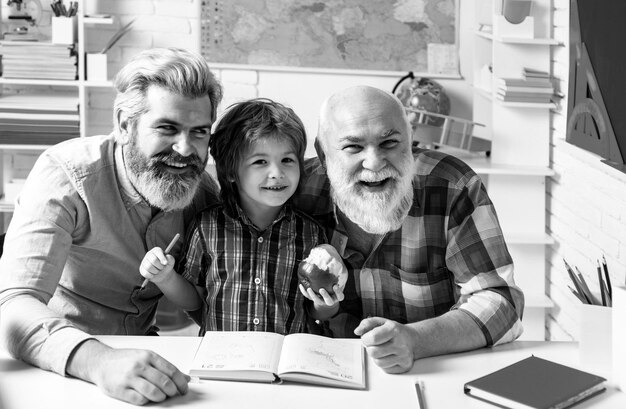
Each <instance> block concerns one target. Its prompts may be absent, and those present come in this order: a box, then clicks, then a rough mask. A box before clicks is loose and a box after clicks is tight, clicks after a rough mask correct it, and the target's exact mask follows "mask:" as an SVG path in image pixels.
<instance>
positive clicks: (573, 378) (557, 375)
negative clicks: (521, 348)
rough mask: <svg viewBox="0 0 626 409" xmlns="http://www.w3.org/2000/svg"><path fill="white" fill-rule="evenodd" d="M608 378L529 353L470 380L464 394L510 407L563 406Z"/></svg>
mask: <svg viewBox="0 0 626 409" xmlns="http://www.w3.org/2000/svg"><path fill="white" fill-rule="evenodd" d="M605 382H606V379H605V378H603V377H601V376H597V375H594V374H591V373H589V372H584V371H580V370H578V369H574V368H571V367H569V366H565V365H561V364H558V363H556V362H552V361H548V360H546V359H542V358H538V357H536V356H530V357H528V358H526V359H523V360H521V361H518V362H516V363H514V364H512V365H509V366H507V367H505V368H502V369H500V370H498V371H495V372H492V373H490V374H488V375H485V376H483V377H481V378H478V379H474V380H473V381H470V382H467V383H466V384H465V385H464V386H463V390H464V392H465V394H467V395H469V396H471V397H474V398H477V399H480V400H483V401H486V402H489V403H493V404H495V405H499V406H502V407H505V408H510V409H561V408H566V407H569V406H571V405H573V404H575V403H578V402H580V401H582V400H584V399H587V398H590V397H591V396H594V395H596V394H599V393H601V392H603V391H604V390H605V389H606V385H605Z"/></svg>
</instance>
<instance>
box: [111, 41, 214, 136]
mask: <svg viewBox="0 0 626 409" xmlns="http://www.w3.org/2000/svg"><path fill="white" fill-rule="evenodd" d="M114 85H115V89H116V90H117V96H116V97H115V102H114V104H113V123H114V124H115V130H114V132H115V134H116V135H117V136H120V135H121V130H120V129H119V118H120V116H119V115H120V113H121V112H122V111H123V112H125V114H126V116H127V119H128V121H129V123H130V124H134V123H135V121H136V120H137V118H139V116H141V115H142V114H144V113H145V112H146V111H147V110H148V106H147V104H146V98H145V96H146V92H147V90H148V88H149V87H150V86H152V85H156V86H159V87H163V88H165V89H167V90H168V91H171V92H173V93H175V94H177V95H181V96H183V97H186V98H201V97H204V96H207V95H208V97H209V99H210V101H211V110H212V112H211V120H212V121H215V118H216V115H217V114H216V112H217V106H218V105H219V103H220V102H221V100H222V86H221V85H220V83H219V82H218V81H217V79H216V78H215V76H214V75H213V73H212V72H211V70H210V68H209V64H208V63H207V62H206V60H205V59H204V57H202V56H201V55H200V54H197V53H193V52H191V51H188V50H184V49H181V48H153V49H150V50H146V51H143V52H141V53H139V54H137V55H136V56H135V57H133V59H132V60H131V61H130V62H129V63H128V64H126V65H125V66H124V67H123V68H122V69H121V70H120V71H119V72H118V74H117V75H116V76H115V80H114Z"/></svg>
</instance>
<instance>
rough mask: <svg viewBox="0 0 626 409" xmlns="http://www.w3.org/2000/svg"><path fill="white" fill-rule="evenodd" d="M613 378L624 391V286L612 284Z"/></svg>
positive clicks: (625, 364) (625, 357) (625, 388)
mask: <svg viewBox="0 0 626 409" xmlns="http://www.w3.org/2000/svg"><path fill="white" fill-rule="evenodd" d="M612 296H613V297H612V301H613V345H614V346H615V348H613V362H614V364H613V380H614V382H615V385H616V386H617V387H618V388H619V389H621V390H622V392H626V348H625V346H626V287H621V286H613V294H612Z"/></svg>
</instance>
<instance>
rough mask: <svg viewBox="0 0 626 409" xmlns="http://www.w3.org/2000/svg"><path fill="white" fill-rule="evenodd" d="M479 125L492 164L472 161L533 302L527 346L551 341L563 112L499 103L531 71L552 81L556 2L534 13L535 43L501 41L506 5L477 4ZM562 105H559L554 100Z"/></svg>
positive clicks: (527, 316) (492, 0)
mask: <svg viewBox="0 0 626 409" xmlns="http://www.w3.org/2000/svg"><path fill="white" fill-rule="evenodd" d="M473 1H474V6H475V7H474V10H473V11H474V13H475V14H474V16H473V17H474V27H473V30H474V31H473V34H474V36H473V37H474V38H473V50H472V57H473V58H472V60H473V63H472V64H473V67H472V68H473V69H472V74H473V93H474V95H473V120H474V121H475V122H479V123H482V124H485V125H486V126H485V127H484V128H477V129H476V134H477V136H479V137H482V138H485V139H489V140H491V142H492V150H491V156H490V158H469V159H467V162H468V164H470V166H472V167H473V168H474V169H475V170H476V172H477V173H478V174H479V175H481V177H482V178H483V180H484V181H485V184H486V186H487V190H488V191H489V195H490V197H491V199H492V201H493V203H494V205H495V207H496V211H497V212H498V218H499V220H500V223H501V226H502V229H503V232H504V236H505V239H506V240H507V244H508V245H509V250H510V252H511V256H512V257H513V262H514V264H515V280H516V282H517V284H518V285H519V286H520V287H521V288H522V290H523V291H524V294H525V298H526V305H525V309H524V316H523V319H522V323H523V324H524V334H523V335H522V338H521V339H525V340H544V339H545V316H546V310H547V309H549V308H551V307H552V306H553V303H552V301H551V300H550V298H549V297H548V296H547V295H546V288H545V271H546V266H545V258H546V246H548V245H550V244H552V243H553V239H552V238H551V237H550V235H549V234H547V233H546V210H545V204H546V177H549V176H551V175H553V174H554V172H553V170H552V169H551V168H550V161H549V153H550V152H549V149H550V111H551V110H554V109H557V108H558V107H557V104H555V103H553V102H550V103H529V102H503V101H500V100H498V99H497V98H496V97H495V96H496V89H497V86H496V85H495V82H496V80H497V79H498V78H521V77H522V70H523V68H530V69H534V70H539V71H545V72H548V73H550V55H551V46H553V45H557V44H558V41H556V40H554V39H552V38H551V24H550V23H551V14H552V10H551V2H550V1H545V0H536V1H534V2H533V6H532V17H533V19H534V36H533V38H517V37H515V36H504V35H498V33H494V30H493V29H492V28H493V24H492V23H493V22H494V21H495V19H496V18H497V17H496V16H497V15H498V14H500V10H499V7H500V6H501V3H502V2H501V1H496V0H473ZM553 101H554V99H553Z"/></svg>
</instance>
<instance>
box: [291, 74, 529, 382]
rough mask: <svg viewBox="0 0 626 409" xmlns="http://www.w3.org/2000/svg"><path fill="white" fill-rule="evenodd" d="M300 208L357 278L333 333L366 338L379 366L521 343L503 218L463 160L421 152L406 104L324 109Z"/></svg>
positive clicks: (374, 100) (404, 367)
mask: <svg viewBox="0 0 626 409" xmlns="http://www.w3.org/2000/svg"><path fill="white" fill-rule="evenodd" d="M315 146H316V150H317V153H318V159H317V158H316V159H312V160H309V161H308V163H307V164H306V165H307V166H306V171H307V175H308V177H307V180H306V181H305V182H304V183H303V190H302V191H301V193H300V195H299V197H298V206H299V207H300V208H301V209H303V210H304V211H306V212H308V213H309V214H311V215H312V216H313V217H314V218H316V219H317V220H318V221H319V222H320V223H322V225H324V226H326V228H327V236H328V237H329V238H331V244H332V245H333V246H334V247H335V248H336V249H337V250H338V252H339V254H340V255H341V257H342V258H343V260H344V262H345V264H346V267H347V268H348V270H349V276H348V277H349V278H348V282H347V285H346V287H345V289H344V293H343V295H344V297H345V299H344V301H343V302H342V303H341V306H340V311H339V313H338V314H337V315H335V316H334V317H333V318H332V319H331V320H329V321H328V322H327V323H325V324H326V328H327V329H328V330H330V331H331V332H332V335H334V336H339V337H349V336H355V335H356V336H360V337H361V340H362V342H363V344H364V345H365V346H366V347H367V349H368V352H369V354H370V355H371V356H372V357H373V358H374V360H375V362H376V364H377V365H378V366H380V367H381V368H383V369H384V370H385V371H387V372H389V373H402V372H406V371H408V370H409V369H410V368H411V367H412V366H413V362H414V360H416V359H419V358H423V357H428V356H434V355H440V354H445V353H452V352H459V351H466V350H470V349H475V348H479V347H483V346H488V345H496V344H500V343H504V342H509V341H512V340H514V339H516V338H517V337H518V336H519V335H520V334H521V332H522V326H521V321H520V320H521V316H522V310H523V307H524V297H523V294H522V292H521V291H520V290H519V288H518V287H516V285H515V282H514V280H513V264H512V261H511V257H510V255H509V252H508V250H507V247H506V244H505V242H504V239H503V237H502V231H501V229H500V226H499V224H498V219H497V217H496V213H495V209H494V207H493V205H492V203H491V201H490V199H489V197H488V195H487V192H486V191H485V187H484V185H483V184H482V182H481V180H480V178H479V177H478V176H477V175H476V174H475V173H474V172H473V171H472V170H471V169H470V168H469V167H468V166H467V165H466V164H465V163H463V162H462V161H460V160H458V159H456V158H454V157H452V156H450V155H446V154H444V153H440V152H437V151H431V150H425V149H419V148H417V147H415V148H413V146H412V137H411V127H410V124H409V122H408V119H407V116H406V115H405V110H404V107H403V106H402V103H401V102H400V101H399V100H398V99H397V98H396V97H395V96H394V95H392V94H390V93H387V92H385V91H382V90H379V89H376V88H372V87H366V86H358V87H352V88H348V89H346V90H343V91H340V92H338V93H336V94H334V95H333V96H331V97H330V98H329V99H328V100H326V101H325V102H324V104H323V105H322V108H321V111H320V119H319V129H318V135H317V138H316V141H315Z"/></svg>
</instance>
